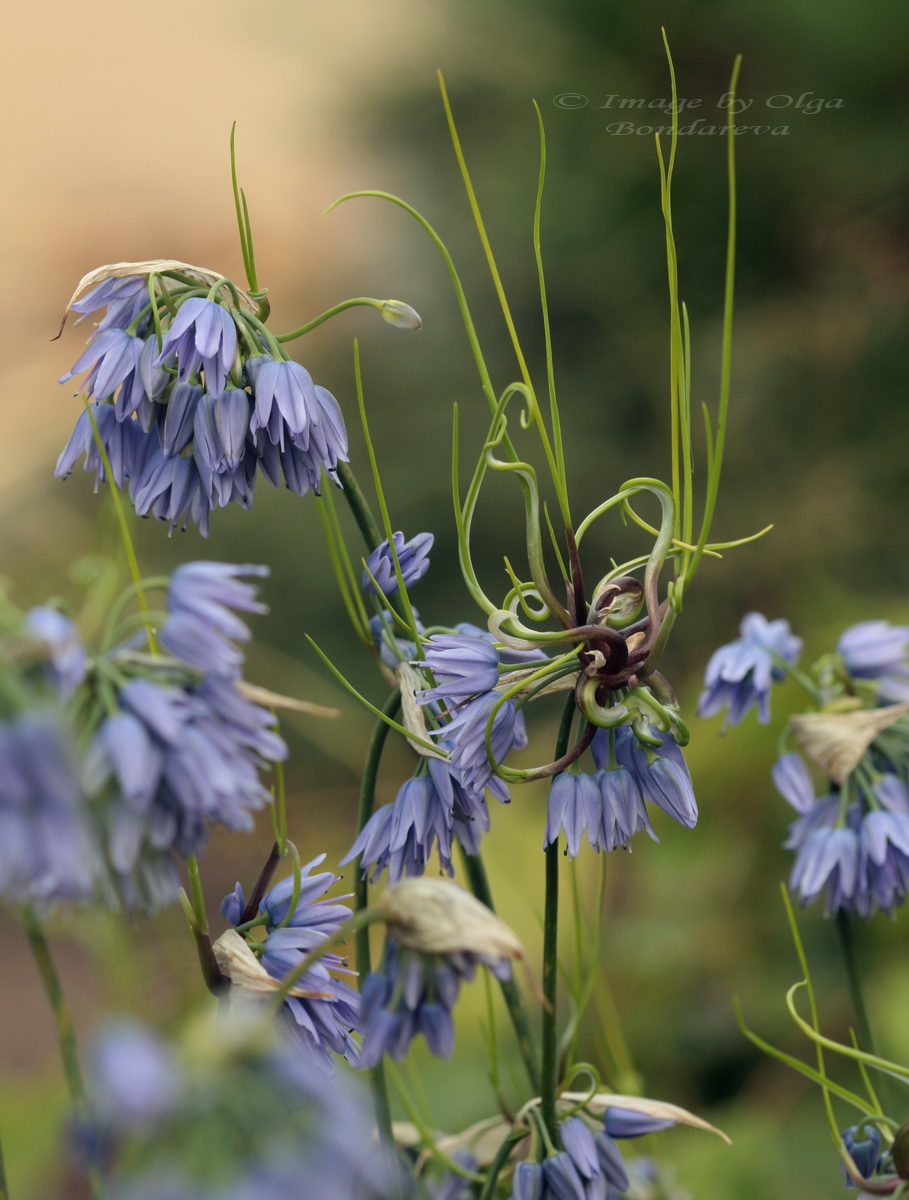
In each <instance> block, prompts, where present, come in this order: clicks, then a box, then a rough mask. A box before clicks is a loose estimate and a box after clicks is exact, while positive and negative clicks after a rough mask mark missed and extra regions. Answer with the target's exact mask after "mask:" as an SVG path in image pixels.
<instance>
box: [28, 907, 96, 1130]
mask: <svg viewBox="0 0 909 1200" xmlns="http://www.w3.org/2000/svg"><path fill="white" fill-rule="evenodd" d="M22 924H23V927H24V928H25V936H26V937H27V938H28V945H29V949H30V950H31V952H32V957H33V958H34V960H35V965H36V966H37V968H38V974H39V975H40V976H41V982H42V984H43V985H44V992H45V994H46V996H47V999H48V1001H49V1003H50V1006H51V1011H52V1012H53V1014H54V1023H55V1025H56V1026H57V1040H58V1041H59V1043H60V1056H61V1058H62V1059H63V1073H64V1075H65V1076H66V1085H67V1087H68V1088H69V1094H70V1099H71V1100H72V1103H73V1108H74V1109H75V1111H76V1113H77V1114H78V1115H82V1114H83V1113H84V1110H85V1084H84V1082H83V1079H82V1068H81V1067H80V1066H79V1053H78V1050H77V1048H76V1034H75V1030H74V1029H73V1022H72V1018H71V1017H70V1013H69V1007H68V1006H67V1003H66V997H65V996H64V994H63V985H62V984H61V982H60V976H59V975H58V974H57V968H56V967H55V966H54V960H53V959H52V958H51V953H50V947H49V946H48V944H47V939H46V938H45V936H44V930H43V929H42V928H41V922H40V921H39V920H38V917H37V915H36V913H35V910H34V909H33V908H32V907H31V905H27V906H26V907H25V908H23V909H22Z"/></svg>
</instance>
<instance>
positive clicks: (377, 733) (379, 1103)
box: [354, 689, 401, 1150]
mask: <svg viewBox="0 0 909 1200" xmlns="http://www.w3.org/2000/svg"><path fill="white" fill-rule="evenodd" d="M400 705H401V693H400V692H399V691H397V689H396V690H395V691H393V692H392V693H391V695H390V696H389V697H388V699H387V700H386V702H385V706H384V708H383V710H382V711H383V712H384V713H385V715H386V716H389V717H394V716H395V715H396V714H397V711H398V709H399V707H400ZM387 737H388V725H387V724H386V723H385V722H384V721H376V724H375V727H374V728H373V731H372V737H371V738H370V739H369V745H368V746H367V747H366V761H365V763H364V765H363V776H362V778H361V781H360V803H359V807H358V809H357V835H358V836H359V834H360V833H361V831H362V830H363V827H364V826H365V824H366V822H367V821H368V820H369V818H370V817H371V816H372V809H373V803H374V801H375V792H376V777H377V775H378V772H379V762H380V760H381V758H382V751H383V750H384V748H385V740H386V738H387ZM354 870H355V871H356V873H357V882H356V884H355V887H354V896H355V903H356V908H357V911H359V910H360V909H364V908H366V907H367V906H368V904H369V879H368V878H367V872H366V871H365V870H364V869H363V861H362V855H361V856H360V858H358V859H357V862H356V865H355V867H354ZM354 944H355V946H356V948H357V974H358V975H359V977H360V979H361V980H362V979H364V978H365V976H366V975H367V974H368V973H369V972H370V971H371V970H372V956H371V953H370V949H369V926H367V925H364V926H363V927H362V928H361V929H358V930H357V933H356V938H355V940H354ZM369 1087H370V1091H371V1092H372V1103H373V1110H374V1112H375V1117H376V1128H377V1129H378V1131H379V1140H380V1142H381V1143H382V1144H383V1145H384V1146H387V1147H388V1148H389V1150H391V1148H392V1147H394V1144H395V1141H394V1133H393V1132H392V1126H391V1104H390V1102H389V1099H388V1083H387V1081H386V1079H385V1063H384V1060H382V1059H380V1060H379V1061H378V1062H377V1063H376V1065H375V1066H374V1067H373V1068H372V1069H371V1070H370V1072H369Z"/></svg>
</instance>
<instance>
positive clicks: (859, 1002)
mask: <svg viewBox="0 0 909 1200" xmlns="http://www.w3.org/2000/svg"><path fill="white" fill-rule="evenodd" d="M836 931H837V933H838V934H839V939H840V948H841V950H842V952H843V965H844V966H845V968H846V979H847V981H848V983H849V995H850V997H851V999H852V1008H853V1010H854V1012H855V1023H856V1025H857V1027H858V1028H857V1034H858V1040H859V1047H860V1048H861V1049H862V1050H864V1051H865V1052H866V1053H868V1054H876V1053H877V1051H876V1050H875V1048H874V1036H873V1035H872V1033H871V1022H870V1021H869V1020H868V1010H867V1009H866V1008H865V998H864V996H863V994H862V982H861V978H860V976H859V971H858V962H857V961H856V956H855V935H854V930H853V928H852V918H851V917H850V916H849V914H848V913H847V912H843V911H842V909H840V910H839V911H838V912H837V914H836Z"/></svg>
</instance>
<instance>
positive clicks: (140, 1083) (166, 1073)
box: [89, 1020, 184, 1133]
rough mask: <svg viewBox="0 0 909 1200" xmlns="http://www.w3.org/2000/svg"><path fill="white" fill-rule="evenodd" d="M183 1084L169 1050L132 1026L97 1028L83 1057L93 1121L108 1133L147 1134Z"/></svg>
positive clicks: (124, 1023)
mask: <svg viewBox="0 0 909 1200" xmlns="http://www.w3.org/2000/svg"><path fill="white" fill-rule="evenodd" d="M183 1086H184V1081H183V1079H182V1078H181V1072H180V1069H179V1067H178V1064H177V1062H176V1060H175V1057H174V1055H173V1053H172V1052H171V1050H170V1047H169V1046H168V1045H167V1043H166V1042H164V1041H163V1040H162V1039H161V1038H159V1037H158V1036H157V1035H155V1034H154V1033H152V1032H151V1030H150V1029H147V1028H146V1027H145V1026H144V1025H140V1024H139V1023H138V1022H136V1021H127V1020H121V1021H116V1022H112V1023H111V1024H109V1025H106V1026H104V1027H103V1028H102V1030H101V1032H100V1033H99V1034H98V1035H97V1037H96V1038H95V1041H94V1044H93V1045H92V1047H91V1050H90V1054H89V1087H90V1095H91V1103H92V1108H93V1112H94V1116H95V1118H96V1119H98V1120H100V1121H101V1122H102V1124H103V1125H104V1126H105V1127H106V1128H107V1129H109V1130H111V1131H113V1132H114V1133H126V1132H128V1131H130V1130H133V1129H143V1128H146V1129H147V1128H149V1127H151V1126H154V1125H155V1124H157V1123H158V1122H159V1121H160V1119H161V1118H162V1117H164V1116H166V1115H167V1114H169V1113H170V1112H171V1111H172V1110H173V1108H174V1106H175V1104H176V1102H177V1100H178V1099H179V1097H180V1093H181V1091H182V1087H183Z"/></svg>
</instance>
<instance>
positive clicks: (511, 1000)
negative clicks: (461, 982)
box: [461, 846, 540, 1096]
mask: <svg viewBox="0 0 909 1200" xmlns="http://www.w3.org/2000/svg"><path fill="white" fill-rule="evenodd" d="M461 861H462V862H463V863H464V870H465V872H466V874H467V880H468V882H469V883H470V890H471V891H472V892H473V894H474V895H475V896H476V898H477V899H478V900H480V901H481V902H482V903H483V904H485V905H486V907H487V908H489V909H492V911H493V912H495V905H494V904H493V902H492V892H491V891H490V889H489V879H488V877H487V875H486V868H485V866H484V865H483V860H482V858H480V856H479V855H473V854H468V853H467V852H466V850H465V849H464V847H463V846H461ZM499 986H500V987H501V989H502V997H503V999H504V1001H505V1006H506V1007H507V1009H508V1015H509V1016H510V1017H511V1024H512V1026H513V1027H514V1032H515V1036H516V1037H517V1039H518V1049H519V1050H520V1052H521V1058H522V1059H523V1060H524V1066H525V1067H526V1068H527V1075H528V1077H529V1079H530V1086H531V1088H532V1089H533V1093H534V1095H537V1096H538V1095H539V1094H540V1072H539V1070H538V1069H537V1046H536V1038H535V1037H534V1032H533V1026H532V1025H531V1023H530V1018H529V1017H528V1015H527V1009H526V1008H525V1007H524V1001H523V998H522V997H521V989H520V988H519V987H518V985H517V983H516V982H515V980H514V979H513V978H511V979H504V980H501V979H500V980H499Z"/></svg>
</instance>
